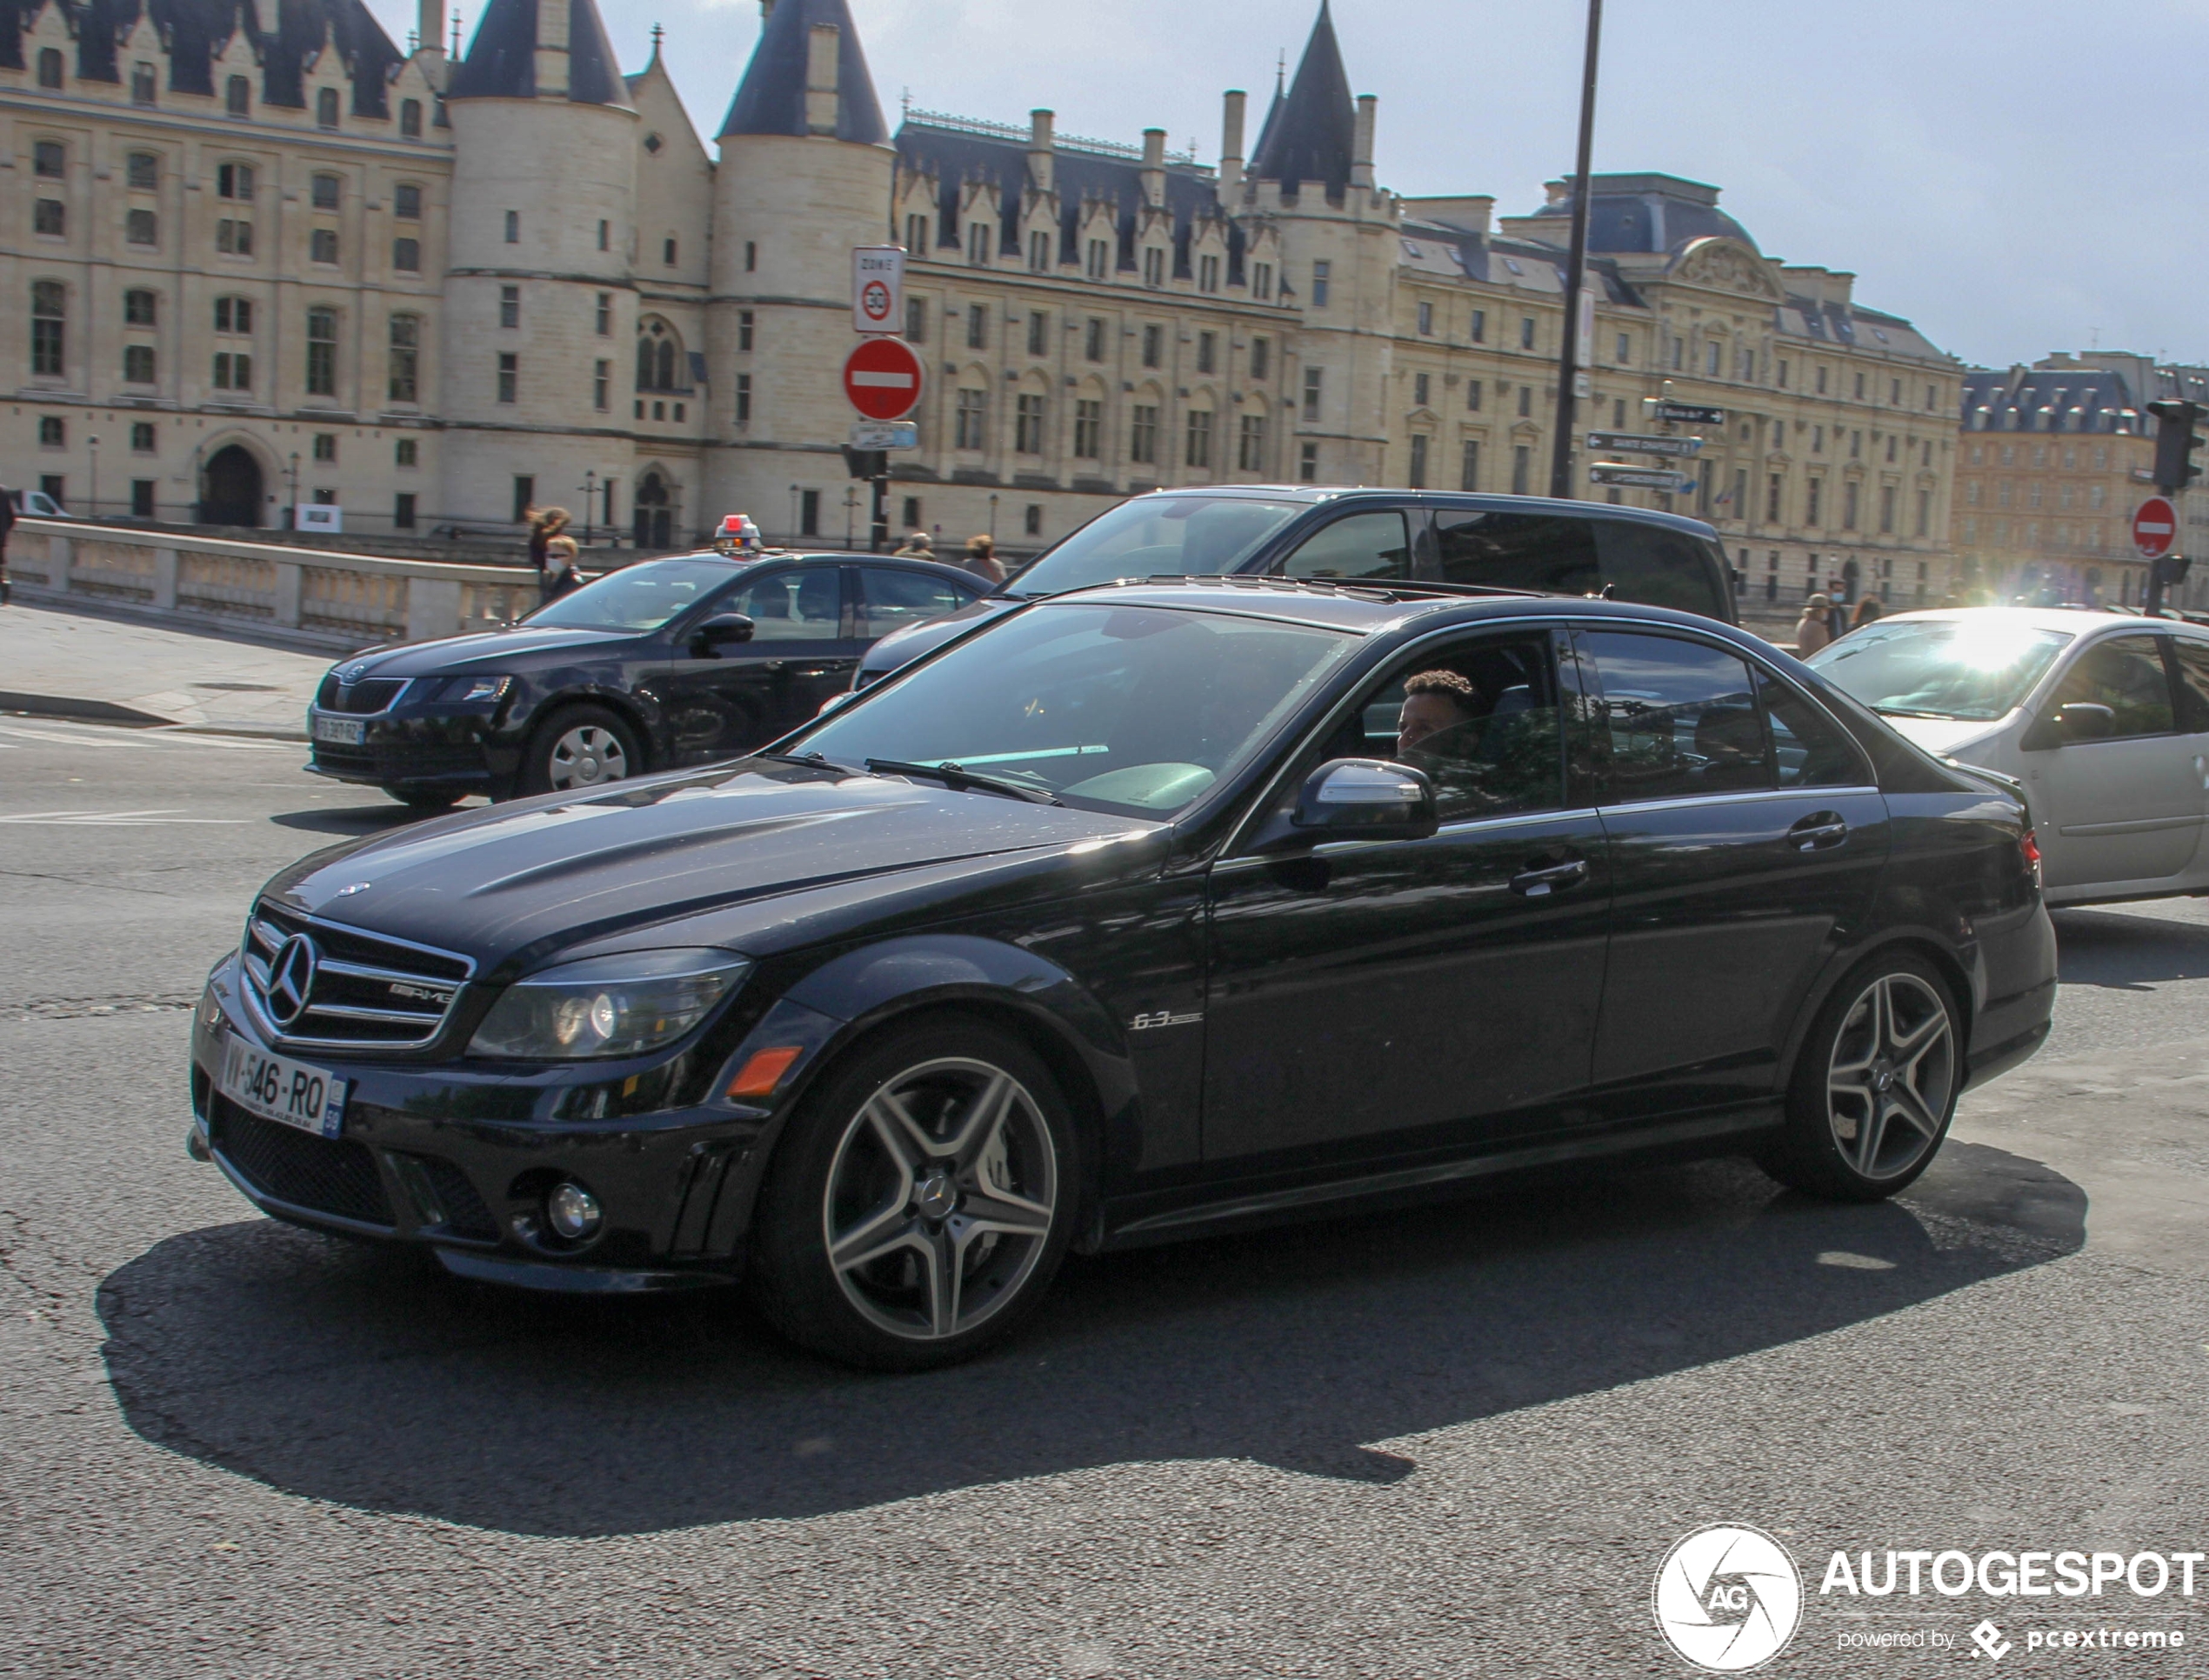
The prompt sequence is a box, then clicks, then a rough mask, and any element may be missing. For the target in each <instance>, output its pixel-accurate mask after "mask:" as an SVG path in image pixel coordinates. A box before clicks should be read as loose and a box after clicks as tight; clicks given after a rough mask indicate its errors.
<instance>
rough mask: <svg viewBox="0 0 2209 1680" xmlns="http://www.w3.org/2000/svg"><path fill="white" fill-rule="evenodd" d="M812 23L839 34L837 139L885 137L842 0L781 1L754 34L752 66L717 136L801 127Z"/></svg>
mask: <svg viewBox="0 0 2209 1680" xmlns="http://www.w3.org/2000/svg"><path fill="white" fill-rule="evenodd" d="M817 23H833V24H835V25H836V27H837V28H838V29H839V30H842V31H843V35H842V37H841V39H840V40H839V42H838V52H837V66H836V137H837V138H838V139H839V140H849V141H851V142H853V143H856V144H858V145H866V146H878V145H880V144H881V143H883V142H884V140H886V139H887V138H888V137H889V133H890V130H889V126H888V124H886V123H884V122H883V120H882V104H881V102H880V101H879V100H878V99H877V98H876V97H874V78H873V77H871V76H869V75H868V74H867V56H866V53H865V51H864V50H863V49H862V48H861V46H860V45H859V31H858V30H857V29H855V28H853V27H852V23H851V9H850V8H849V7H847V6H846V5H845V4H844V0H780V3H779V4H777V6H776V7H775V10H773V11H772V12H771V13H770V14H769V15H768V17H767V21H766V23H764V25H762V26H761V28H760V30H759V43H758V45H757V46H755V47H754V48H753V49H752V50H751V64H750V65H748V66H747V67H746V68H745V70H744V80H743V81H742V82H741V83H737V97H735V98H734V99H732V100H731V101H730V103H729V114H728V116H727V117H724V118H723V119H722V123H721V128H720V130H719V132H720V134H722V135H724V136H726V135H731V134H795V135H804V134H806V133H808V132H809V131H810V130H808V129H807V128H806V125H805V60H806V56H807V53H808V51H809V50H810V48H811V32H812V30H813V26H814V25H815V24H817Z"/></svg>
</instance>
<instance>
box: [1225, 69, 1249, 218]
mask: <svg viewBox="0 0 2209 1680" xmlns="http://www.w3.org/2000/svg"><path fill="white" fill-rule="evenodd" d="M1243 98H1244V95H1243V90H1241V89H1240V88H1230V89H1229V90H1227V97H1226V100H1225V110H1223V111H1222V112H1221V113H1220V119H1219V202H1220V203H1223V204H1229V203H1234V201H1235V200H1236V199H1238V198H1239V197H1242V192H1243Z"/></svg>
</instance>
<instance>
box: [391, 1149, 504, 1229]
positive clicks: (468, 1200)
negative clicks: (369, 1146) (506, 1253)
mask: <svg viewBox="0 0 2209 1680" xmlns="http://www.w3.org/2000/svg"><path fill="white" fill-rule="evenodd" d="M392 1158H393V1159H394V1160H396V1161H398V1162H400V1163H403V1164H404V1165H407V1166H411V1167H414V1168H417V1169H418V1170H420V1172H421V1174H422V1177H423V1179H424V1181H425V1182H426V1183H427V1186H428V1189H429V1191H430V1197H431V1198H432V1199H433V1200H434V1202H435V1203H436V1207H435V1211H434V1214H433V1213H432V1211H431V1210H430V1209H427V1208H425V1209H424V1210H423V1217H424V1218H425V1219H426V1220H428V1221H429V1223H431V1224H435V1225H442V1226H443V1227H444V1229H445V1230H449V1231H450V1232H451V1233H452V1234H453V1235H454V1236H455V1237H474V1238H475V1239H476V1240H477V1242H479V1243H495V1242H497V1240H498V1222H497V1220H495V1219H493V1218H492V1217H491V1210H490V1209H489V1208H488V1207H486V1206H484V1198H483V1197H481V1196H479V1195H477V1192H476V1187H475V1185H474V1184H472V1183H470V1182H469V1178H468V1175H467V1174H466V1173H464V1172H463V1171H461V1170H460V1169H459V1168H458V1167H456V1166H455V1165H453V1163H451V1162H450V1161H448V1160H446V1159H445V1158H444V1157H443V1156H439V1155H401V1156H395V1157H392ZM414 1194H415V1195H416V1196H417V1198H418V1197H419V1196H420V1190H419V1188H417V1190H415V1191H414Z"/></svg>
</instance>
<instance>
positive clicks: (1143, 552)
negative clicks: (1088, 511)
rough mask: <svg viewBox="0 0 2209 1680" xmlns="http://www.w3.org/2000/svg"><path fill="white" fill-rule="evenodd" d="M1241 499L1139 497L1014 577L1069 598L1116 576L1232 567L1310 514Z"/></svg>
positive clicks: (1023, 585)
mask: <svg viewBox="0 0 2209 1680" xmlns="http://www.w3.org/2000/svg"><path fill="white" fill-rule="evenodd" d="M1304 511H1305V503H1301V502H1263V501H1257V500H1253V499H1252V498H1251V497H1243V496H1138V497H1136V498H1135V500H1134V501H1132V502H1123V503H1120V505H1119V506H1118V507H1117V508H1114V509H1113V510H1111V512H1110V513H1107V514H1104V515H1101V516H1099V517H1097V518H1095V519H1092V520H1091V521H1090V522H1089V523H1087V524H1086V525H1084V526H1083V527H1082V528H1081V529H1080V530H1078V531H1076V532H1075V533H1074V534H1073V535H1072V536H1071V537H1068V538H1067V539H1066V540H1065V541H1064V542H1063V543H1060V544H1059V545H1058V547H1057V548H1055V549H1053V550H1051V552H1050V553H1049V554H1046V555H1044V557H1043V558H1042V559H1040V560H1038V561H1037V562H1036V563H1035V564H1034V565H1032V566H1031V567H1029V568H1028V569H1027V570H1025V571H1024V572H1022V573H1021V574H1020V575H1019V576H1018V577H1016V578H1014V579H1013V580H1012V583H1011V593H1012V594H1015V595H1064V593H1065V592H1066V591H1067V590H1084V589H1087V588H1088V587H1089V586H1090V585H1091V584H1092V583H1111V581H1112V580H1113V579H1114V578H1116V577H1215V576H1217V575H1218V574H1219V573H1222V572H1230V571H1232V570H1235V568H1236V567H1238V566H1239V565H1240V564H1242V563H1243V562H1244V561H1245V560H1247V559H1249V558H1250V557H1251V555H1252V554H1254V553H1256V552H1257V551H1258V544H1259V543H1263V542H1265V539H1266V538H1267V537H1271V536H1272V534H1273V533H1274V532H1275V531H1277V530H1280V529H1281V527H1282V526H1284V525H1285V524H1287V523H1289V521H1290V520H1291V519H1293V518H1295V517H1297V515H1298V514H1299V513H1302V512H1304Z"/></svg>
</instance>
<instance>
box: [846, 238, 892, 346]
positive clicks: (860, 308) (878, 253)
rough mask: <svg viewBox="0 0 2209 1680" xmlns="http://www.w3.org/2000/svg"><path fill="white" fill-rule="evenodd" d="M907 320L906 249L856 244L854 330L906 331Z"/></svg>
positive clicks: (854, 262) (854, 261)
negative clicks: (905, 321)
mask: <svg viewBox="0 0 2209 1680" xmlns="http://www.w3.org/2000/svg"><path fill="white" fill-rule="evenodd" d="M904 319H905V252H904V247H903V246H902V245H858V246H855V247H854V248H853V249H852V251H851V330H852V331H854V332H864V333H885V332H902V331H903V330H904Z"/></svg>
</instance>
